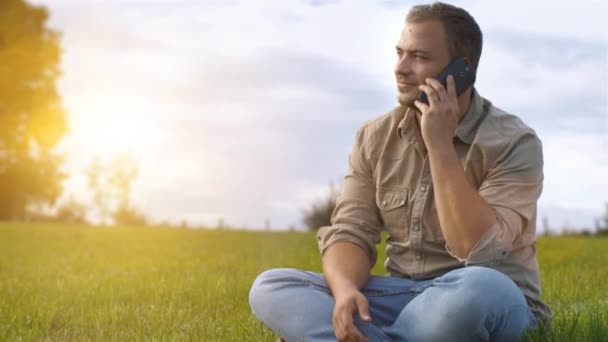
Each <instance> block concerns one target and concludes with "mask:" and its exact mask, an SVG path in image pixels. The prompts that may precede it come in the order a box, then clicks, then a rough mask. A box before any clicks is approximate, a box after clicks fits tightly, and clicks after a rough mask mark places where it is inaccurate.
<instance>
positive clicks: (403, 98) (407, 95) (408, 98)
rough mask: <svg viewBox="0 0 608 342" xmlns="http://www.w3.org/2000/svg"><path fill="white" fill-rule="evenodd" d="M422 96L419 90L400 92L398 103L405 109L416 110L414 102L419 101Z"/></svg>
mask: <svg viewBox="0 0 608 342" xmlns="http://www.w3.org/2000/svg"><path fill="white" fill-rule="evenodd" d="M419 96H420V90H418V89H410V90H408V91H406V92H402V91H398V94H397V101H399V104H400V105H401V106H403V107H405V108H416V106H415V105H414V102H415V101H416V100H418V97H419Z"/></svg>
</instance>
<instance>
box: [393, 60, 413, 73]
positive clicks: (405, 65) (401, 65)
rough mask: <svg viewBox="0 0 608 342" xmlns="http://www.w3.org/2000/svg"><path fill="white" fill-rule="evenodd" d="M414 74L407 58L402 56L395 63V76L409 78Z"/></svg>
mask: <svg viewBox="0 0 608 342" xmlns="http://www.w3.org/2000/svg"><path fill="white" fill-rule="evenodd" d="M411 73H412V68H411V64H410V61H409V59H408V58H407V56H405V55H404V56H402V57H401V58H399V60H397V63H395V75H403V76H408V75H410V74H411Z"/></svg>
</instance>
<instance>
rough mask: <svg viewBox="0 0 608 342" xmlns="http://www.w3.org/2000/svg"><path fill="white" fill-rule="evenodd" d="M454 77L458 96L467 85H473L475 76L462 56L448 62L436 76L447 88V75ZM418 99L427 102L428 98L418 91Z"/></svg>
mask: <svg viewBox="0 0 608 342" xmlns="http://www.w3.org/2000/svg"><path fill="white" fill-rule="evenodd" d="M450 74H451V75H452V76H453V77H454V85H455V86H456V95H457V96H460V95H461V94H462V93H463V92H464V91H465V90H466V89H467V88H468V87H470V86H471V85H473V83H474V82H475V76H474V75H473V72H472V70H471V67H470V66H468V65H467V63H466V61H465V59H464V58H457V59H455V60H453V61H452V62H450V64H449V65H448V66H447V67H446V68H445V69H443V71H442V72H441V73H440V74H439V75H438V76H437V77H436V80H437V81H439V82H440V83H441V84H442V85H443V86H444V87H445V89H446V90H447V89H448V87H447V83H448V75H450ZM418 101H420V102H424V103H425V104H427V105H428V104H429V99H428V98H427V96H426V93H425V92H422V93H420V97H419V98H418Z"/></svg>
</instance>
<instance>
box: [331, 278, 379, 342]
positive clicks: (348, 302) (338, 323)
mask: <svg viewBox="0 0 608 342" xmlns="http://www.w3.org/2000/svg"><path fill="white" fill-rule="evenodd" d="M334 299H335V301H336V304H335V305H334V313H333V325H334V332H335V334H336V337H337V338H338V341H340V342H368V341H369V339H368V338H367V337H366V336H365V335H363V334H362V333H361V332H360V331H359V329H357V327H355V323H354V322H353V316H354V315H355V314H358V315H359V317H361V319H362V320H364V321H368V322H369V321H371V317H370V315H369V304H368V301H367V298H365V295H364V294H363V293H361V291H359V290H358V289H357V288H352V289H349V290H346V291H340V293H339V294H338V295H334Z"/></svg>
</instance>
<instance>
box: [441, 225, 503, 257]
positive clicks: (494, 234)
mask: <svg viewBox="0 0 608 342" xmlns="http://www.w3.org/2000/svg"><path fill="white" fill-rule="evenodd" d="M502 228H503V227H501V224H500V221H498V222H496V223H495V224H494V225H493V226H492V227H490V229H489V230H488V231H487V232H486V233H485V234H484V235H483V236H482V237H481V239H479V241H477V243H476V244H475V245H474V246H473V248H472V249H471V252H469V255H467V256H466V258H460V257H458V256H457V255H456V254H454V253H453V252H452V251H451V250H450V246H449V245H448V243H447V242H446V243H445V249H446V250H447V252H448V253H449V254H450V255H451V256H452V257H454V258H456V259H457V260H458V261H459V262H461V263H463V264H464V265H465V266H473V265H493V264H496V263H497V262H498V261H500V260H502V259H504V258H505V257H506V256H507V254H509V251H507V249H506V248H505V246H504V244H502V243H501V242H500V239H499V234H500V232H501V230H502Z"/></svg>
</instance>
